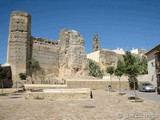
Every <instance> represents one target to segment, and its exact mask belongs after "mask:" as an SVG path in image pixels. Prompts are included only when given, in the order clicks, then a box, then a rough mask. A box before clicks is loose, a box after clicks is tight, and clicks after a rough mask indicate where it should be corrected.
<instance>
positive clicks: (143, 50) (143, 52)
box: [131, 48, 147, 56]
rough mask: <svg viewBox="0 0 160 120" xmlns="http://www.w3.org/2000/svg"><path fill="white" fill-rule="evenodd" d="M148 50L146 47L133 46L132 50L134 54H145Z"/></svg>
mask: <svg viewBox="0 0 160 120" xmlns="http://www.w3.org/2000/svg"><path fill="white" fill-rule="evenodd" d="M146 52H147V50H145V49H137V48H136V49H135V48H132V50H131V53H132V54H135V55H140V56H142V55H144V54H145V53H146Z"/></svg>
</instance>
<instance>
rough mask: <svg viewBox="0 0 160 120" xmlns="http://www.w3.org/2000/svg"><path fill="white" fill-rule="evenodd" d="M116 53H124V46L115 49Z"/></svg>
mask: <svg viewBox="0 0 160 120" xmlns="http://www.w3.org/2000/svg"><path fill="white" fill-rule="evenodd" d="M113 51H114V52H115V53H116V54H120V55H124V54H125V50H123V48H117V49H116V50H113Z"/></svg>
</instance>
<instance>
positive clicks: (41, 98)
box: [34, 96, 44, 100]
mask: <svg viewBox="0 0 160 120" xmlns="http://www.w3.org/2000/svg"><path fill="white" fill-rule="evenodd" d="M34 99H36V100H43V99H44V98H43V97H39V96H36V97H35V98H34Z"/></svg>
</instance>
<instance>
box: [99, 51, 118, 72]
mask: <svg viewBox="0 0 160 120" xmlns="http://www.w3.org/2000/svg"><path fill="white" fill-rule="evenodd" d="M99 57H100V58H99V64H100V66H101V68H102V69H104V70H105V69H106V67H109V66H113V67H115V65H116V53H115V52H113V51H110V50H106V49H101V50H100V56H99Z"/></svg>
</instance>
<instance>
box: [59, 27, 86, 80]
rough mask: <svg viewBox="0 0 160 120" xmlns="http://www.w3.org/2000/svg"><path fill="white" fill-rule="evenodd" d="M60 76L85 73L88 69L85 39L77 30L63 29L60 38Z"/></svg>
mask: <svg viewBox="0 0 160 120" xmlns="http://www.w3.org/2000/svg"><path fill="white" fill-rule="evenodd" d="M59 67H60V69H59V76H60V77H62V76H73V75H77V74H81V75H84V74H85V73H86V71H87V69H88V61H87V58H86V54H85V48H84V39H83V37H82V36H81V35H80V34H79V33H78V32H77V31H75V30H67V29H62V30H61V31H60V40H59Z"/></svg>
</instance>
